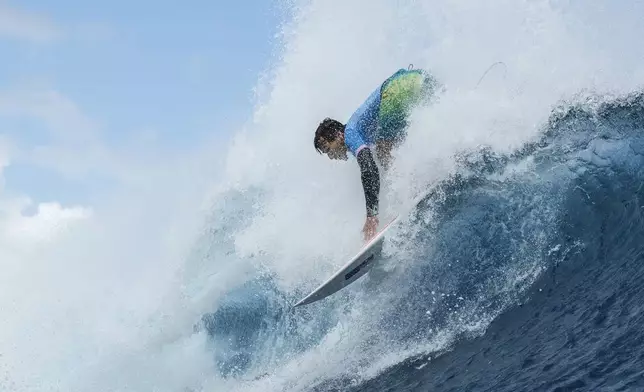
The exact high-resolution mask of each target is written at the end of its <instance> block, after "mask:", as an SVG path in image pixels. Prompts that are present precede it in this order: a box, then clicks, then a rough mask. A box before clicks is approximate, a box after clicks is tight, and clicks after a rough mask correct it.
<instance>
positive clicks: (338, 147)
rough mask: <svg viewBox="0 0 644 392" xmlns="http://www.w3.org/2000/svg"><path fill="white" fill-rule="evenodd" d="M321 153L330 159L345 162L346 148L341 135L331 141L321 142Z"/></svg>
mask: <svg viewBox="0 0 644 392" xmlns="http://www.w3.org/2000/svg"><path fill="white" fill-rule="evenodd" d="M322 146H323V148H322V152H323V153H324V154H326V155H327V156H328V157H329V158H330V159H341V160H343V161H346V160H347V146H346V145H345V144H344V138H343V137H342V135H338V137H336V138H335V139H334V140H333V141H328V140H324V139H323V140H322Z"/></svg>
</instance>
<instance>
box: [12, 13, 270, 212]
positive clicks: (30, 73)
mask: <svg viewBox="0 0 644 392" xmlns="http://www.w3.org/2000/svg"><path fill="white" fill-rule="evenodd" d="M278 12H279V10H278V8H277V7H276V5H275V3H274V2H273V1H270V0H263V1H257V0H253V1H249V0H240V1H235V2H223V3H221V2H212V1H205V0H197V1H193V2H190V3H189V6H187V5H186V4H185V3H182V2H168V3H165V2H161V3H158V2H153V1H151V0H143V1H137V2H126V1H123V0H116V1H110V2H91V3H88V2H83V1H79V0H61V1H56V2H46V1H41V0H40V1H38V0H37V1H34V0H26V1H20V2H18V1H8V2H7V1H4V0H0V53H2V54H3V55H2V58H3V61H1V62H0V166H2V177H3V180H4V185H3V188H0V189H2V190H3V192H4V193H5V195H6V194H11V195H23V194H25V195H29V197H30V198H31V199H33V200H34V201H36V202H47V201H52V200H57V201H60V202H63V203H72V204H73V203H80V204H83V203H86V202H87V201H88V200H89V199H91V197H92V195H93V194H96V193H100V192H104V191H105V190H106V189H108V188H109V187H110V186H111V185H114V184H115V183H118V182H122V181H136V177H135V176H133V175H132V172H133V171H134V170H136V169H135V168H136V162H137V161H141V160H145V159H146V158H150V157H149V156H150V155H151V154H155V158H157V159H163V158H162V156H163V155H164V154H167V155H168V159H171V157H172V155H173V153H176V152H177V151H180V150H188V149H190V148H192V147H194V146H195V145H198V144H199V143H202V141H203V140H204V139H211V138H213V137H215V138H218V140H221V141H223V140H225V138H226V137H228V136H230V135H231V134H232V133H233V132H234V130H235V128H238V127H239V126H240V125H241V124H242V123H243V122H244V121H246V120H247V119H248V117H249V116H250V115H251V113H252V110H253V107H252V98H253V88H254V87H255V84H256V82H257V77H258V74H260V73H261V72H262V71H264V70H265V69H266V68H267V67H268V65H269V61H270V56H271V54H272V50H273V46H274V44H275V39H274V37H275V34H276V29H277V25H278V18H279V14H278Z"/></svg>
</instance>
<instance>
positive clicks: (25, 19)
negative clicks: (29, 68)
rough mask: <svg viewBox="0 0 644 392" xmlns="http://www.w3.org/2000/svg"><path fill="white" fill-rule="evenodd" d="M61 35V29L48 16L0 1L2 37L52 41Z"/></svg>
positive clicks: (0, 36) (44, 41) (42, 41)
mask: <svg viewBox="0 0 644 392" xmlns="http://www.w3.org/2000/svg"><path fill="white" fill-rule="evenodd" d="M61 36H62V31H61V29H60V28H59V27H58V26H56V25H55V24H54V23H53V22H52V21H51V20H50V19H49V18H47V17H46V16H44V15H39V14H36V13H30V12H27V11H23V10H19V9H17V8H14V7H10V6H9V5H8V4H6V3H2V2H0V38H2V37H5V38H11V39H18V40H24V41H30V42H34V43H50V42H53V41H55V40H57V39H59V38H60V37H61Z"/></svg>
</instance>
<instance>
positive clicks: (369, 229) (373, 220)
mask: <svg viewBox="0 0 644 392" xmlns="http://www.w3.org/2000/svg"><path fill="white" fill-rule="evenodd" d="M377 230H378V217H377V216H368V217H367V220H366V221H365V222H364V227H363V228H362V233H363V234H364V240H365V242H367V241H369V240H370V239H371V238H373V236H374V235H376V232H377Z"/></svg>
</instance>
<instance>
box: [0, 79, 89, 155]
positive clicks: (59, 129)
mask: <svg viewBox="0 0 644 392" xmlns="http://www.w3.org/2000/svg"><path fill="white" fill-rule="evenodd" d="M0 116H9V117H30V118H36V119H38V120H40V121H42V122H43V123H44V125H45V127H44V129H45V130H46V131H48V132H49V133H50V134H51V135H52V136H54V137H56V138H58V139H61V140H66V141H75V142H76V143H86V142H87V141H89V140H90V139H93V138H96V137H97V133H98V125H97V124H95V123H94V122H93V121H92V120H90V119H89V118H88V117H86V116H85V115H84V114H83V113H82V111H81V109H80V108H79V107H78V106H77V105H76V104H75V103H74V102H73V101H72V100H71V99H69V98H68V97H66V96H64V95H63V94H61V93H59V92H57V91H55V90H50V89H49V90H47V89H43V90H33V89H29V90H14V91H5V92H0Z"/></svg>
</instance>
